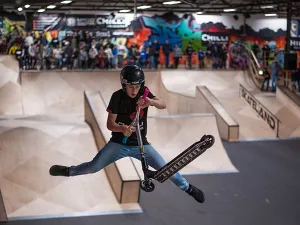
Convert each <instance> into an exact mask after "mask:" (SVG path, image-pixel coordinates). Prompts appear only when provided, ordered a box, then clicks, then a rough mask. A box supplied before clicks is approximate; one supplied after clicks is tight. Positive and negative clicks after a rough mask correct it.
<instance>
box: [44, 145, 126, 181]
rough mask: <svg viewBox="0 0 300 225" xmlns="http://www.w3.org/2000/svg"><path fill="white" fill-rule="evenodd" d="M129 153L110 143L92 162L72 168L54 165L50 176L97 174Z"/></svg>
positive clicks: (120, 146)
mask: <svg viewBox="0 0 300 225" xmlns="http://www.w3.org/2000/svg"><path fill="white" fill-rule="evenodd" d="M127 152H128V151H127V150H126V149H125V148H123V147H122V145H120V144H117V143H113V142H109V143H108V144H107V145H105V146H104V147H103V148H102V149H101V150H100V151H99V152H98V153H97V155H96V156H95V157H94V158H93V160H92V161H90V162H84V163H82V164H80V165H77V166H71V167H66V166H59V165H54V166H52V167H51V168H50V174H51V175H52V176H77V175H83V174H89V173H96V172H98V171H100V170H101V169H103V168H104V167H106V166H108V165H109V164H111V163H112V162H115V161H117V160H119V159H121V158H123V157H126V156H127Z"/></svg>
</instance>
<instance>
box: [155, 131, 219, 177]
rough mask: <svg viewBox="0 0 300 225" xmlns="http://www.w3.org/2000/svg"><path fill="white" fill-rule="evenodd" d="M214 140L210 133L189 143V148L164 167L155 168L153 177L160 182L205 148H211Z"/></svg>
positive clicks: (197, 155)
mask: <svg viewBox="0 0 300 225" xmlns="http://www.w3.org/2000/svg"><path fill="white" fill-rule="evenodd" d="M214 142H215V138H214V137H213V136H212V135H205V136H203V137H202V138H201V140H200V141H198V142H196V143H194V144H193V145H191V146H190V147H189V148H187V149H186V150H185V151H183V152H182V153H180V154H179V155H178V156H176V157H175V158H174V159H172V160H171V161H170V162H169V163H167V164H166V165H165V166H164V167H162V168H160V169H159V170H157V171H156V172H155V173H154V176H153V179H155V180H157V181H158V182H160V183H163V182H165V181H166V180H167V179H169V178H170V177H171V176H173V175H174V174H175V173H176V172H178V171H179V170H181V169H182V168H183V167H185V166H187V165H188V164H189V163H191V162H192V161H193V160H195V159H196V158H197V157H199V156H200V155H201V154H203V153H204V152H205V151H206V150H207V149H209V148H211V147H212V146H213V145H214Z"/></svg>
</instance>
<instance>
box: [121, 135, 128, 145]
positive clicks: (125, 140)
mask: <svg viewBox="0 0 300 225" xmlns="http://www.w3.org/2000/svg"><path fill="white" fill-rule="evenodd" d="M127 139H128V137H127V136H124V137H123V140H122V143H123V144H126V142H127Z"/></svg>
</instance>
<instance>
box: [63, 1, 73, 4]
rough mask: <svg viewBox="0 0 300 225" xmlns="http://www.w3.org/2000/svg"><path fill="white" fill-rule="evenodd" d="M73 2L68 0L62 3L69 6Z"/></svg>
mask: <svg viewBox="0 0 300 225" xmlns="http://www.w3.org/2000/svg"><path fill="white" fill-rule="evenodd" d="M71 2H72V1H69V0H67V1H62V2H61V3H62V4H69V3H71Z"/></svg>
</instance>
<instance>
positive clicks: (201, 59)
mask: <svg viewBox="0 0 300 225" xmlns="http://www.w3.org/2000/svg"><path fill="white" fill-rule="evenodd" d="M198 64H199V69H204V52H203V50H202V49H201V48H199V51H198Z"/></svg>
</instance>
